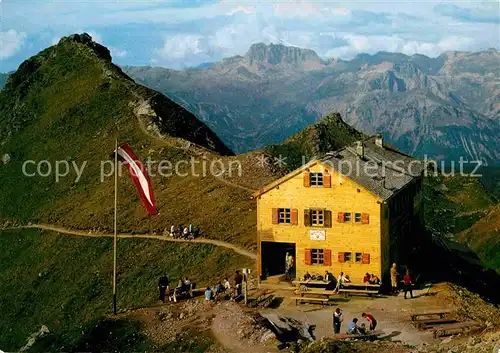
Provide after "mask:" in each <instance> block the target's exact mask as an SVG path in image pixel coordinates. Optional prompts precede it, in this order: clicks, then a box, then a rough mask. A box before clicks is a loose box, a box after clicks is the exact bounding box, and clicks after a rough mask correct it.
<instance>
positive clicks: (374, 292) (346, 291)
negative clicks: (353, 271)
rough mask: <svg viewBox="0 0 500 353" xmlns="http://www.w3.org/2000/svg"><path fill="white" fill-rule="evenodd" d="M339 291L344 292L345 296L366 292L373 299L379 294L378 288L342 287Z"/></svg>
mask: <svg viewBox="0 0 500 353" xmlns="http://www.w3.org/2000/svg"><path fill="white" fill-rule="evenodd" d="M339 293H344V296H345V297H346V298H347V297H348V296H349V295H357V294H365V295H368V296H369V297H370V298H372V299H373V298H374V297H375V296H376V295H378V290H371V289H368V290H366V289H348V288H341V289H339Z"/></svg>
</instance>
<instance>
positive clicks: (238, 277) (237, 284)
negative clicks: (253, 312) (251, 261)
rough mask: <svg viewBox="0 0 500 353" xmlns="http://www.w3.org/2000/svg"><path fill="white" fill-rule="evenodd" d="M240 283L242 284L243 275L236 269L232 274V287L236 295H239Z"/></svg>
mask: <svg viewBox="0 0 500 353" xmlns="http://www.w3.org/2000/svg"><path fill="white" fill-rule="evenodd" d="M242 284H243V276H242V275H241V273H240V271H238V270H236V273H235V275H234V287H235V289H236V297H239V296H240V295H241V286H242Z"/></svg>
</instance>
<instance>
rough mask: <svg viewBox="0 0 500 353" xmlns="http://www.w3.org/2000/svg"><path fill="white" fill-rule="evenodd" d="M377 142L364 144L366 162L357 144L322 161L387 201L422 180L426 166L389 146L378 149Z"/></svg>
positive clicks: (371, 141) (325, 157)
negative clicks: (411, 183) (405, 187)
mask: <svg viewBox="0 0 500 353" xmlns="http://www.w3.org/2000/svg"><path fill="white" fill-rule="evenodd" d="M375 139H376V138H375V137H370V138H369V139H367V140H365V141H364V142H363V145H364V158H360V157H359V155H358V153H357V152H356V149H357V143H354V144H352V145H350V146H347V147H344V148H342V149H340V150H338V151H335V152H330V153H327V154H326V155H325V156H324V157H323V158H322V159H321V161H322V162H323V163H326V164H327V165H329V166H330V167H331V168H333V170H335V171H336V172H338V173H340V174H342V175H344V176H346V177H348V178H349V179H352V180H353V181H355V182H356V183H358V184H359V185H361V186H363V187H365V188H366V189H367V190H369V191H371V192H372V193H374V194H375V195H377V196H379V197H380V198H381V199H383V200H384V201H385V200H388V199H389V198H391V197H392V196H393V195H395V194H396V193H397V192H398V191H399V190H401V189H402V188H403V187H404V186H405V185H407V184H408V183H410V182H411V181H413V180H414V179H415V178H417V177H419V176H420V175H421V174H422V171H423V168H424V165H423V162H422V161H418V160H416V159H414V158H412V157H411V156H409V155H407V154H404V153H401V152H399V151H397V150H396V149H394V148H392V147H389V146H386V145H385V144H384V147H380V146H378V145H376V144H375Z"/></svg>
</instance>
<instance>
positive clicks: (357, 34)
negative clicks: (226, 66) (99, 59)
mask: <svg viewBox="0 0 500 353" xmlns="http://www.w3.org/2000/svg"><path fill="white" fill-rule="evenodd" d="M499 4H500V2H499V1H489V2H488V1H445V2H436V1H420V2H415V1H392V2H374V1H356V0H354V1H348V2H335V1H327V2H325V1H297V0H289V1H280V0H276V1H247V2H245V1H225V0H221V1H213V0H190V1H187V0H185V1H169V0H135V1H130V0H113V1H99V0H86V1H82V0H37V1H33V0H2V1H1V5H0V6H1V11H2V13H1V14H0V21H1V28H0V72H6V71H10V70H14V69H16V68H17V66H18V65H19V64H20V63H21V62H22V61H23V60H24V59H26V58H28V57H29V56H31V55H33V54H36V53H37V52H39V51H40V50H41V49H43V48H45V47H47V46H50V45H52V44H54V43H56V42H57V41H58V40H59V38H60V37H61V36H64V35H68V34H71V33H75V32H84V31H85V32H88V33H90V34H91V35H92V36H93V38H94V40H96V41H98V42H100V43H102V44H104V45H106V46H107V47H108V48H110V50H111V54H112V56H113V60H114V61H115V62H116V63H118V64H128V65H156V66H166V67H172V68H182V67H186V66H194V65H198V64H200V63H204V62H211V61H217V60H220V59H221V58H223V57H228V56H232V55H237V54H240V55H243V54H244V53H245V52H246V51H247V50H248V48H249V47H250V45H251V44H253V43H257V42H265V43H271V42H272V43H283V44H286V45H291V46H299V47H305V48H311V49H314V50H315V51H316V52H317V53H318V54H319V55H320V56H322V57H341V58H344V59H349V58H352V57H353V56H355V55H356V54H358V53H375V52H377V51H381V50H383V51H395V52H403V53H406V54H413V53H421V54H425V55H429V56H437V55H439V54H441V53H442V52H443V51H446V50H481V49H487V48H490V47H495V48H498V47H499V46H500V13H499V12H500V7H499V6H500V5H499Z"/></svg>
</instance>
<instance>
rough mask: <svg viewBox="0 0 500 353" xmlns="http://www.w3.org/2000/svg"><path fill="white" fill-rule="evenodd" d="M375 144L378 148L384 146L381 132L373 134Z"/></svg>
mask: <svg viewBox="0 0 500 353" xmlns="http://www.w3.org/2000/svg"><path fill="white" fill-rule="evenodd" d="M375 145H377V146H378V147H380V148H384V137H383V136H382V134H377V136H375Z"/></svg>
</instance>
